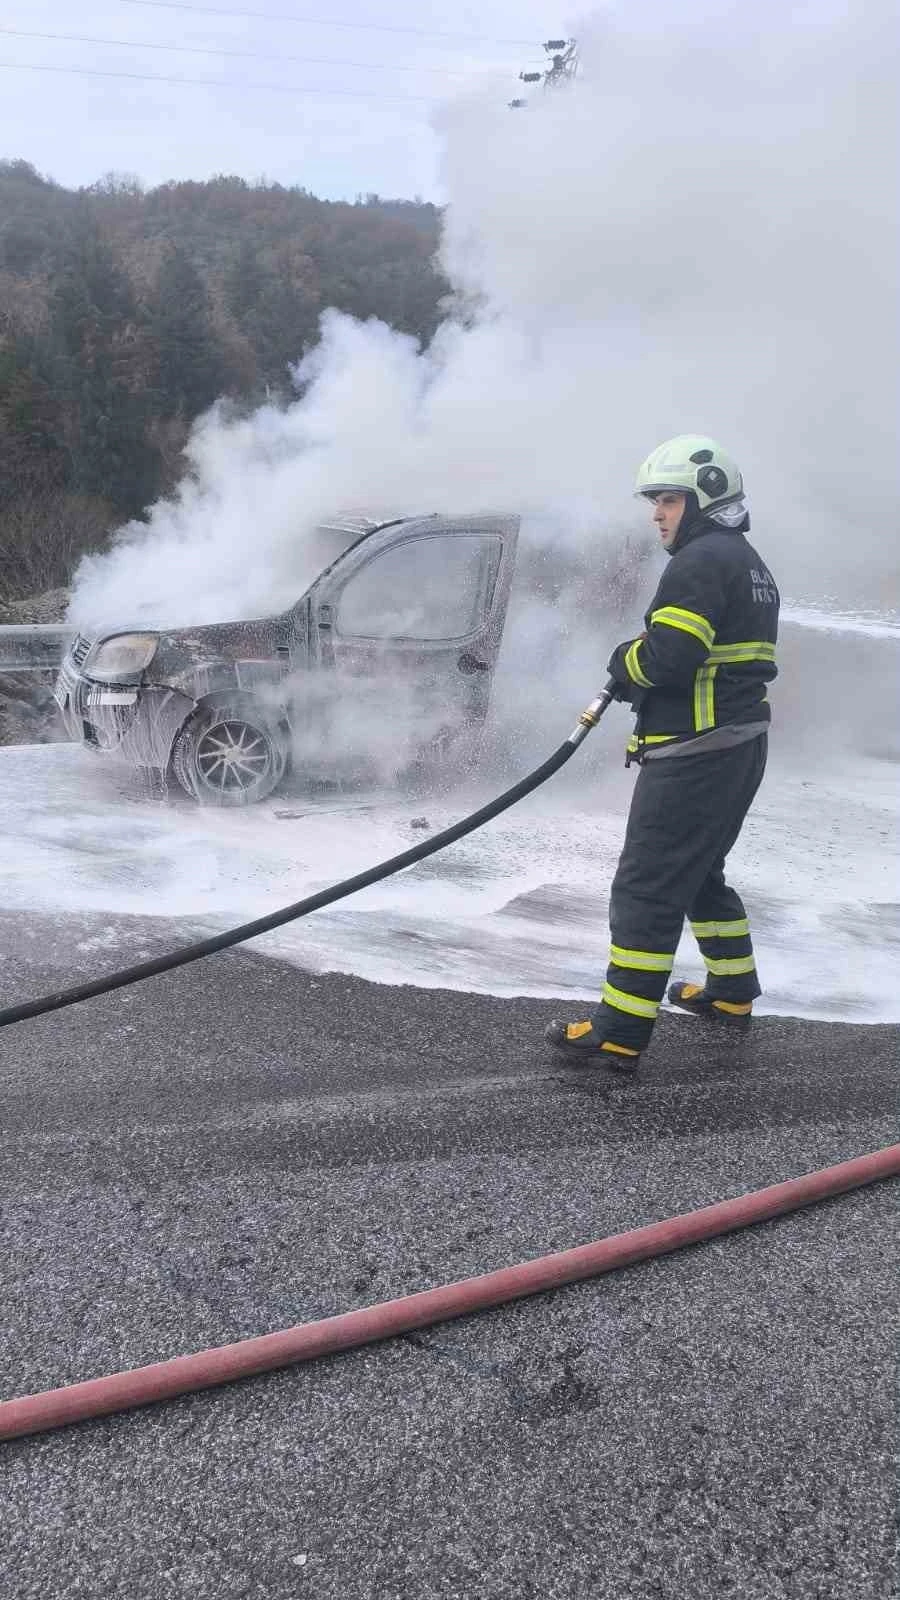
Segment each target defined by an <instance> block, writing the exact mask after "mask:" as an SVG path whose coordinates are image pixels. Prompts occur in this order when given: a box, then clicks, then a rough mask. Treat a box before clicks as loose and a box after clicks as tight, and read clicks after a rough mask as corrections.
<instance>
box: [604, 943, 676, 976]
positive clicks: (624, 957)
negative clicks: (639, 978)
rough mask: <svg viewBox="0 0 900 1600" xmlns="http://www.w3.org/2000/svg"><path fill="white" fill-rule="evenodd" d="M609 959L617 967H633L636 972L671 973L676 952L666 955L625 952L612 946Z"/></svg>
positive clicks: (654, 951)
mask: <svg viewBox="0 0 900 1600" xmlns="http://www.w3.org/2000/svg"><path fill="white" fill-rule="evenodd" d="M609 959H610V961H611V962H612V964H613V966H615V967H633V968H634V970H635V972H671V971H672V967H673V966H674V964H675V955H674V952H673V953H672V955H666V954H665V953H664V952H663V951H656V950H623V949H622V946H621V945H618V944H611V945H610V947H609Z"/></svg>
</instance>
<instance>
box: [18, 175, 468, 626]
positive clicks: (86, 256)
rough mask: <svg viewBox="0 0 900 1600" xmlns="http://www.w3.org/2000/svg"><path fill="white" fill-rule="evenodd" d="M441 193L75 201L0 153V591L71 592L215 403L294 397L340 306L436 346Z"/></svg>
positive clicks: (266, 189)
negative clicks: (87, 557) (296, 380)
mask: <svg viewBox="0 0 900 1600" xmlns="http://www.w3.org/2000/svg"><path fill="white" fill-rule="evenodd" d="M438 230H439V212H438V211H437V209H436V207H434V206H432V205H426V204H419V203H416V202H406V201H385V200H382V199H380V198H379V197H378V196H376V195H369V196H366V197H365V198H361V199H360V201H359V202H358V203H357V204H355V205H348V204H345V203H342V202H335V201H326V200H319V199H317V198H316V197H315V196H314V195H312V194H309V193H307V191H306V190H304V189H301V188H294V189H286V188H283V187H282V186H281V185H278V184H267V183H264V182H259V183H256V184H251V183H247V182H246V181H245V180H244V179H242V178H235V177H217V178H213V179H211V180H210V181H209V182H206V183H196V182H186V183H170V184H166V185H164V186H163V187H161V188H158V189H152V190H149V191H144V190H143V189H142V188H141V187H140V185H139V184H137V183H136V182H131V181H129V180H127V179H122V178H117V177H111V178H109V179H107V180H106V181H104V182H102V183H99V184H97V185H95V186H94V187H92V188H91V189H87V190H79V191H78V192H77V193H74V192H72V191H70V190H67V189H64V188H62V187H60V186H59V185H58V184H55V183H53V182H52V181H50V180H49V179H46V178H44V177H42V176H41V175H40V174H38V173H37V172H36V171H35V170H34V168H33V167H31V166H30V165H29V164H28V163H27V162H25V161H18V160H15V161H0V597H2V596H4V595H6V596H7V597H15V596H16V595H22V594H28V593H33V592H34V591H36V590H39V589H46V588H50V587H52V586H54V585H57V584H64V583H66V582H67V581H68V579H69V577H70V576H71V572H72V569H73V566H74V565H75V564H76V562H77V559H78V557H79V555H80V553H81V552H82V551H83V550H85V549H90V548H96V547H97V546H99V545H100V544H102V542H103V539H104V537H105V536H106V534H107V532H108V531H109V529H110V528H111V527H114V526H116V525H117V524H120V523H121V522H122V521H123V520H125V519H127V518H128V517H132V516H135V515H139V514H140V512H141V510H142V508H143V507H145V506H146V505H147V504H149V503H150V502H151V501H152V500H154V499H155V498H157V496H158V495H159V494H160V493H163V492H164V491H165V490H166V489H168V488H169V487H171V485H172V483H173V482H174V481H175V479H176V478H177V476H178V475H179V471H180V465H181V463H180V455H181V450H182V447H183V445H184V442H185V439H186V437H187V432H188V429H189V427H190V424H191V421H192V420H193V419H194V418H195V417H196V416H197V415H198V414H199V413H200V412H201V411H203V410H204V409H205V408H206V407H207V406H208V405H209V404H210V403H211V402H212V401H213V400H214V399H216V398H217V396H219V395H226V396H229V397H231V398H233V399H234V400H235V401H236V402H237V403H239V404H246V405H252V404H254V403H257V402H258V401H260V400H261V399H263V398H264V397H265V396H266V395H267V394H269V395H270V396H274V395H278V394H287V393H288V392H289V391H290V377H289V372H288V366H289V364H290V363H294V362H296V361H298V360H299V359H300V357H301V356H302V355H303V354H304V353H305V352H306V351H308V350H309V349H310V347H311V346H312V345H313V344H314V343H315V341H316V339H317V336H318V319H319V316H320V313H321V312H322V311H323V309H324V308H325V307H327V306H337V307H338V308H339V309H341V310H343V311H348V312H350V313H352V314H353V315H354V316H357V317H369V316H377V317H381V318H383V319H384V320H385V321H387V322H389V323H391V324H392V325H393V326H394V327H396V328H399V329H401V330H403V331H405V332H408V333H411V334H414V335H416V336H417V337H418V338H420V339H422V340H427V339H428V338H430V336H431V334H432V333H433V332H434V329H435V327H436V325H437V322H438V320H439V309H438V308H439V302H440V299H441V297H442V295H443V294H445V293H446V289H447V285H446V283H445V282H444V281H443V280H442V279H441V277H440V275H439V274H438V272H437V270H436V267H435V263H434V252H435V249H436V247H437V243H438Z"/></svg>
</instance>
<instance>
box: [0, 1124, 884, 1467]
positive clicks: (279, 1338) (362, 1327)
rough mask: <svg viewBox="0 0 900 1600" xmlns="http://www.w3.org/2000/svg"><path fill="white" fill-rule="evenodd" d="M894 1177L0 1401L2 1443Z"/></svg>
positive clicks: (879, 1155) (661, 1226) (789, 1186)
mask: <svg viewBox="0 0 900 1600" xmlns="http://www.w3.org/2000/svg"><path fill="white" fill-rule="evenodd" d="M898 1176H900V1144H894V1145H890V1146H888V1148H887V1149H884V1150H875V1151H873V1152H872V1154H871V1155H865V1156H857V1157H856V1158H855V1160H853V1161H843V1162H841V1163H840V1165H839V1166H836V1167H824V1168H823V1169H822V1170H821V1171H819V1172H809V1173H807V1174H805V1176H804V1177H802V1178H792V1179H790V1180H789V1181H788V1182H787V1183H776V1184H773V1185H772V1186H771V1187H769V1188H767V1189H757V1190H756V1191H755V1192H754V1193H752V1194H745V1195H738V1196H736V1197H735V1198H734V1199H731V1200H722V1201H720V1202H719V1203H718V1204H717V1205H712V1206H704V1207H703V1208H702V1209H701V1210H700V1211H689V1212H686V1213H685V1214H684V1215H683V1216H678V1217H669V1218H668V1219H667V1220H666V1221H664V1222H654V1223H651V1224H650V1226H649V1227H645V1228H633V1229H630V1230H629V1232H627V1233H616V1234H613V1235H612V1236H611V1237H610V1238H608V1239H598V1240H596V1241H595V1242H594V1243H593V1244H585V1245H580V1246H578V1248H577V1249H574V1250H562V1251H559V1252H557V1253H556V1254H554V1255H549V1256H541V1257H539V1258H538V1259H537V1260H535V1261H526V1262H523V1263H522V1264H521V1265H520V1266H517V1267H504V1268H503V1269H502V1270H500V1271H499V1272H488V1273H486V1274H484V1275H483V1276H482V1277H478V1278H463V1279H462V1280H460V1281H459V1282H457V1283H448V1284H444V1285H443V1287H441V1288H439V1289H426V1290H425V1291H424V1292H423V1293H421V1294H411V1295H404V1297H403V1298H402V1299H400V1300H387V1301H384V1302H383V1303H382V1304H381V1305H374V1306H365V1307H364V1308H363V1309H362V1310H360V1311H347V1312H344V1313H343V1315H341V1316H337V1317H325V1318H324V1319H323V1320H322V1321H321V1322H304V1323H300V1324H299V1325H298V1326H296V1327H293V1328H286V1329H284V1331H283V1332H281V1333H267V1334H263V1335H262V1336H261V1337H260V1338H257V1339H244V1340H242V1341H241V1342H240V1343H239V1344H227V1345H222V1346H220V1347H219V1348H218V1349H213V1350H201V1351H199V1352H198V1353H197V1354H196V1355H192V1356H177V1357H176V1358H175V1359H174V1360H172V1361H159V1362H155V1363H154V1364H153V1365H152V1366H149V1367H138V1368H137V1369H136V1370H134V1371H132V1372H117V1373H114V1374H112V1375H111V1376H109V1377H106V1378H91V1379H89V1380H88V1381H87V1382H85V1383H74V1384H71V1385H70V1386H69V1387H67V1388H64V1389H48V1390H46V1391H45V1392H44V1393H43V1394H30V1395H23V1396H22V1397H21V1398H20V1399H18V1400H7V1401H5V1402H3V1403H2V1404H0V1439H15V1438H18V1437H20V1436H21V1435H22V1434H27V1433H42V1432H44V1431H46V1430H47V1429H48V1428H58V1427H62V1426H63V1425H65V1424H66V1423H70V1422H82V1421H84V1420H85V1419H86V1418H88V1417H102V1416H107V1415H108V1414H109V1413H110V1412H112V1411H125V1410H128V1409H130V1408H131V1407H133V1406H142V1405H148V1404H149V1403H150V1402H151V1401H154V1400H171V1399H172V1398H174V1396H175V1395H180V1394H188V1393H190V1392H191V1391H193V1390H196V1389H210V1388H212V1387H213V1386H214V1385H215V1384H219V1383H230V1382H231V1381H232V1380H234V1379H235V1378H249V1377H252V1376H253V1375H254V1374H256V1373H260V1372H270V1371H272V1369H273V1368H275V1367H284V1366H288V1365H289V1364H290V1363H292V1362H295V1361H311V1360H313V1359H314V1358H315V1357H316V1356H324V1355H333V1354H335V1353H336V1352H337V1351H339V1350H351V1349H354V1348H356V1347H357V1346H359V1345H363V1344H373V1343H374V1342H375V1341H376V1340H378V1339H387V1338H390V1337H391V1336H392V1335H394V1334H398V1333H408V1332H410V1331H411V1330H412V1329H413V1328H427V1327H429V1326H431V1325H432V1324H433V1323H435V1322H446V1321H448V1320H449V1319H450V1318H452V1317H461V1316H465V1315H467V1314H468V1313H470V1312H473V1311H484V1310H486V1309H487V1308H488V1307H489V1306H497V1305H501V1304H502V1303H503V1302H505V1301H508V1300H519V1299H522V1298H523V1297H524V1296H526V1295H530V1294H540V1293H542V1292H543V1291H544V1290H547V1289H555V1288H558V1287H559V1286H560V1285H561V1284H565V1283H575V1282H577V1281H578V1280H579V1279H581V1278H591V1277H595V1276H597V1275H598V1274H599V1273H602V1272H611V1271H612V1270H613V1269H614V1268H616V1267H626V1266H629V1265H630V1264H631V1263H632V1262H635V1261H645V1260H647V1259H648V1258H649V1257H650V1256H659V1255H665V1254H666V1253H667V1252H669V1251H671V1250H679V1249H681V1248H682V1247H683V1246H685V1245H689V1244H698V1243H699V1242H700V1241H701V1240H703V1239H712V1238H714V1237H715V1236H716V1235H717V1234H722V1233H731V1232H733V1231H734V1230H735V1229H737V1228H746V1227H748V1226H749V1225H750V1224H751V1223H754V1222H765V1221H767V1220H768V1219H769V1218H770V1217H777V1216H781V1215H782V1214H783V1213H784V1212H786V1211H797V1210H799V1209H800V1207H802V1206H808V1205H814V1204H815V1203H816V1202H817V1201H819V1200H825V1199H828V1198H829V1197H830V1196H832V1195H837V1194H844V1193H846V1191H847V1190H849V1189H858V1188H860V1187H862V1185H863V1184H867V1183H875V1182H877V1181H878V1180H879V1179H882V1178H895V1177H898Z"/></svg>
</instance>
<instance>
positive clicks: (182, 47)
mask: <svg viewBox="0 0 900 1600" xmlns="http://www.w3.org/2000/svg"><path fill="white" fill-rule="evenodd" d="M0 33H5V34H9V35H11V36H12V37H13V38H15V39H57V40H59V41H60V42H61V43H64V44H109V45H118V46H122V47H123V48H125V49H128V50H166V51H169V52H174V53H176V54H178V55H194V56H230V57H234V58H240V59H242V60H247V61H294V62H300V63H302V64H303V65H305V66H309V67H353V68H357V67H358V68H360V69H361V70H362V71H364V72H433V73H437V74H438V76H439V77H443V78H470V79H471V78H472V77H473V76H474V77H478V76H486V75H487V74H486V73H475V74H473V73H468V72H465V71H461V70H459V69H457V70H454V68H453V67H420V66H415V65H413V64H410V63H409V62H394V61H392V62H384V61H380V62H379V61H345V60H342V59H341V57H339V56H287V55H284V54H282V53H280V52H279V53H277V54H274V53H272V52H271V51H261V50H221V49H220V48H219V47H218V46H217V45H196V44H157V43H155V42H145V41H144V40H142V39H100V38H97V37H95V36H94V35H92V34H85V33H33V32H32V31H31V30H30V29H25V28H4V27H3V26H2V25H0ZM490 70H491V71H497V72H500V71H502V70H503V69H502V68H500V67H497V68H492V69H490Z"/></svg>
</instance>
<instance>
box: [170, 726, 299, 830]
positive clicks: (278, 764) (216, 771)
mask: <svg viewBox="0 0 900 1600" xmlns="http://www.w3.org/2000/svg"><path fill="white" fill-rule="evenodd" d="M287 757H288V749H287V740H286V737H285V732H284V729H283V728H281V727H280V726H279V724H278V723H277V721H276V720H275V719H274V718H273V717H271V716H270V715H269V713H268V712H267V711H266V709H265V707H264V706H262V705H260V704H259V703H258V702H254V701H252V700H251V701H241V702H239V703H237V702H234V703H230V704H223V705H205V706H200V707H198V709H197V710H196V711H195V712H194V714H193V716H191V717H189V718H188V720H187V722H186V723H185V725H184V727H183V728H182V729H181V731H180V733H179V734H178V735H177V737H176V739H175V743H174V745H173V746H172V771H173V773H174V774H175V777H176V778H177V780H178V782H179V783H180V784H181V787H182V789H184V790H185V792H186V793H187V794H189V795H191V796H192V797H193V799H195V800H199V801H200V802H201V804H205V805H213V806H246V805H252V804H253V803H254V802H255V801H257V800H265V798H266V796H267V795H270V794H271V793H272V790H273V789H275V788H276V787H277V785H278V784H279V783H280V782H281V779H282V778H283V776H284V772H285V768H286V766H287Z"/></svg>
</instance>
